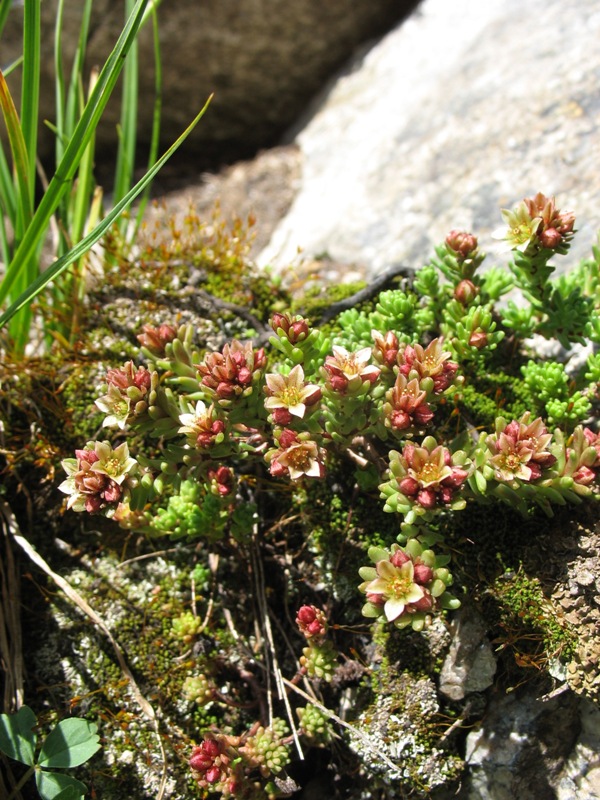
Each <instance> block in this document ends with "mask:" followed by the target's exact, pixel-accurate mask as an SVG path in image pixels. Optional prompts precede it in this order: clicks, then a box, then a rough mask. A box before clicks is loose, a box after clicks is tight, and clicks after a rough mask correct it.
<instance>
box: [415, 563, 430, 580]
mask: <svg viewBox="0 0 600 800" xmlns="http://www.w3.org/2000/svg"><path fill="white" fill-rule="evenodd" d="M414 578H415V583H420V584H421V585H423V584H426V583H429V582H430V581H432V580H433V570H432V569H431V567H428V566H427V564H415V568H414Z"/></svg>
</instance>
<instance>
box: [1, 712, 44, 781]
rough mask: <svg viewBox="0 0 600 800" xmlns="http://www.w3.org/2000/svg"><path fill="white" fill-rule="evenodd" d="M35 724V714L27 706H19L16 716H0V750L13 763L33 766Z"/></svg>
mask: <svg viewBox="0 0 600 800" xmlns="http://www.w3.org/2000/svg"><path fill="white" fill-rule="evenodd" d="M35 724H36V718H35V714H34V713H33V711H32V710H31V709H30V708H29V707H28V706H21V708H20V709H19V710H18V711H17V713H16V714H10V715H9V714H0V750H1V751H2V752H3V753H5V754H6V755H7V756H9V757H10V758H14V759H15V761H20V762H21V763H22V764H27V765H28V766H30V767H31V766H33V764H34V752H35V742H36V739H37V737H36V735H35V733H34V732H33V730H32V728H33V727H34V726H35Z"/></svg>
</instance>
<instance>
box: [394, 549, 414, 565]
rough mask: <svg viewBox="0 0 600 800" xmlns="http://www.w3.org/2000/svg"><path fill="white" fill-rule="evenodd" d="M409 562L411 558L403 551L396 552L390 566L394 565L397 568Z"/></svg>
mask: <svg viewBox="0 0 600 800" xmlns="http://www.w3.org/2000/svg"><path fill="white" fill-rule="evenodd" d="M407 561H410V556H407V555H406V553H405V552H404V551H403V550H396V551H395V552H393V553H392V555H391V556H390V564H393V565H394V566H395V567H401V566H402V564H406V562H407Z"/></svg>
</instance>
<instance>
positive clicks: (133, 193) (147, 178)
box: [0, 95, 212, 327]
mask: <svg viewBox="0 0 600 800" xmlns="http://www.w3.org/2000/svg"><path fill="white" fill-rule="evenodd" d="M211 99H212V95H211V96H210V97H209V98H208V100H207V101H206V103H205V105H204V107H203V108H202V110H201V111H200V112H199V113H198V114H197V116H196V117H195V118H194V119H193V120H192V122H191V123H190V125H189V126H188V127H187V128H186V129H185V131H184V132H183V133H182V134H181V136H180V137H179V138H178V139H177V140H176V141H175V142H174V143H173V144H172V145H171V147H169V149H168V150H167V151H166V152H165V153H164V154H163V155H162V156H161V157H160V158H159V160H158V161H157V162H156V164H155V165H154V166H153V167H152V168H151V169H150V170H149V171H148V172H147V173H146V174H145V175H144V177H143V178H142V179H141V180H140V181H138V182H137V183H136V185H135V186H134V187H133V188H132V189H131V190H130V191H129V192H127V194H126V195H125V197H123V198H122V199H121V200H120V201H119V202H118V203H117V204H116V205H115V206H114V208H113V209H112V210H111V211H110V212H109V213H108V214H107V215H106V216H105V217H104V219H103V220H102V222H101V223H100V224H99V225H98V226H97V227H96V228H94V230H93V231H92V232H91V233H90V234H88V235H87V236H86V237H85V238H84V239H82V240H81V242H79V244H77V245H76V246H75V247H74V248H73V249H72V250H71V251H70V252H69V253H67V254H66V255H65V256H63V257H62V258H59V259H58V261H55V262H54V264H52V266H51V267H49V268H48V269H47V270H46V271H45V272H43V273H42V274H41V275H40V276H38V278H36V280H35V281H34V282H33V283H32V285H31V286H29V287H28V288H27V290H26V291H25V292H24V293H23V294H22V295H21V296H20V297H19V298H18V299H17V300H16V301H15V302H14V303H13V304H12V305H11V306H10V307H9V308H8V309H7V310H6V311H5V312H4V313H3V314H2V316H0V327H2V326H3V325H5V324H6V323H7V322H8V321H9V320H10V319H11V318H12V317H13V316H14V314H16V312H17V311H18V310H19V309H20V308H22V307H23V306H24V305H26V304H27V303H29V302H30V301H31V300H33V298H34V297H35V296H36V295H38V294H39V293H40V292H41V291H42V289H44V287H45V286H46V285H47V284H48V283H50V281H52V280H54V278H56V277H58V276H59V275H60V274H61V273H63V272H64V271H65V270H66V269H67V268H68V267H69V266H70V265H71V264H72V263H73V262H74V261H76V260H77V259H78V258H79V257H80V256H82V255H83V254H84V253H86V252H87V251H88V250H89V249H90V248H91V247H92V246H93V245H95V244H96V242H98V241H99V240H100V239H101V238H102V236H103V235H104V234H105V233H106V232H107V231H108V229H109V228H110V226H111V225H112V224H113V223H114V221H115V220H116V219H117V217H118V216H119V214H120V213H121V212H123V211H124V210H125V209H126V208H127V207H128V206H129V205H130V204H131V203H132V202H133V200H135V198H136V197H137V196H138V195H139V194H140V193H141V192H142V191H143V190H144V189H145V188H146V186H148V184H149V183H150V182H151V181H152V179H153V178H154V177H155V175H156V174H157V173H158V171H159V170H160V169H161V168H162V167H163V165H164V164H165V162H166V161H167V160H168V159H169V158H170V157H171V156H172V155H173V153H174V152H175V151H176V150H177V148H178V147H179V146H180V145H181V144H182V142H183V141H184V140H185V139H186V138H187V137H188V135H189V134H190V133H191V132H192V130H193V129H194V128H195V127H196V125H197V124H198V122H199V121H200V119H201V118H202V117H203V116H204V114H205V112H206V109H207V108H208V106H209V103H210V101H211Z"/></svg>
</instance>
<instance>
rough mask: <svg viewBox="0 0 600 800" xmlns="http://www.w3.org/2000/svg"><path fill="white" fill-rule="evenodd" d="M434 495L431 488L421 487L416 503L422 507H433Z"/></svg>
mask: <svg viewBox="0 0 600 800" xmlns="http://www.w3.org/2000/svg"><path fill="white" fill-rule="evenodd" d="M436 500H437V498H436V495H435V492H434V491H433V489H422V490H421V491H420V492H419V494H418V495H417V503H419V504H420V505H422V506H423V508H433V507H434V506H435V503H436Z"/></svg>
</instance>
